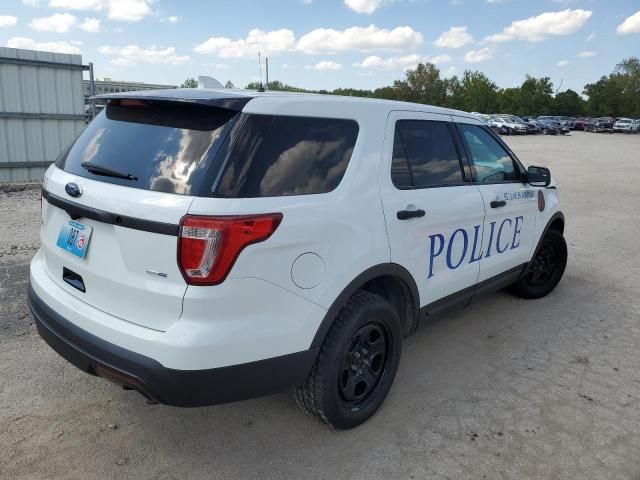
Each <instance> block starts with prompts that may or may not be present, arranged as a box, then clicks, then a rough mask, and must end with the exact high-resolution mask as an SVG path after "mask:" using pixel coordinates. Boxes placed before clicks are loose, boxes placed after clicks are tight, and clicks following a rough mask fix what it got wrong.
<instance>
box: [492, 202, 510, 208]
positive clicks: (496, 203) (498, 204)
mask: <svg viewBox="0 0 640 480" xmlns="http://www.w3.org/2000/svg"><path fill="white" fill-rule="evenodd" d="M489 205H491V208H500V207H506V206H507V201H506V200H493V201H492V202H491V203H490V204H489Z"/></svg>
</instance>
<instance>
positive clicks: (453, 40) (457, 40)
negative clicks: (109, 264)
mask: <svg viewBox="0 0 640 480" xmlns="http://www.w3.org/2000/svg"><path fill="white" fill-rule="evenodd" d="M470 43H473V37H472V36H471V35H470V34H469V33H468V32H467V27H466V26H463V27H451V28H450V29H449V30H447V31H446V32H444V33H443V34H442V35H440V37H439V38H438V39H437V40H436V41H435V45H436V47H441V48H442V47H448V48H460V47H464V46H465V45H468V44H470Z"/></svg>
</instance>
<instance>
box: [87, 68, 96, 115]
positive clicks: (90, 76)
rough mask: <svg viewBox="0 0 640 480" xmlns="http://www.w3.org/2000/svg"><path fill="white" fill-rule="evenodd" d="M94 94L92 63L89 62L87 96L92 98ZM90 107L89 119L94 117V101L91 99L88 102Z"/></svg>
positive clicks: (94, 84)
mask: <svg viewBox="0 0 640 480" xmlns="http://www.w3.org/2000/svg"><path fill="white" fill-rule="evenodd" d="M95 94H96V81H95V79H94V77H93V62H89V96H90V97H93V96H94V95H95ZM89 104H90V105H91V110H90V111H91V119H93V118H95V116H96V101H95V100H94V99H93V98H92V99H91V100H89Z"/></svg>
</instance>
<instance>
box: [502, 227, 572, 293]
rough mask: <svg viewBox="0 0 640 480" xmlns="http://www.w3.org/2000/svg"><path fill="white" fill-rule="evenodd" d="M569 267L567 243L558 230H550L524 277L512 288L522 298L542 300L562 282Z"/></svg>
mask: <svg viewBox="0 0 640 480" xmlns="http://www.w3.org/2000/svg"><path fill="white" fill-rule="evenodd" d="M566 266H567V242H566V241H565V239H564V237H563V236H562V233H560V232H559V231H558V230H549V231H548V232H547V233H546V235H545V236H544V238H543V239H542V242H541V243H540V246H539V248H538V250H537V251H536V253H535V255H534V257H533V260H531V262H530V263H529V265H528V266H527V269H526V271H525V273H524V275H523V276H522V277H521V278H520V279H519V280H518V281H517V282H516V283H514V284H513V285H512V286H511V288H510V289H511V291H512V293H514V294H515V295H517V296H518V297H522V298H528V299H533V298H542V297H544V296H545V295H548V294H549V293H551V291H552V290H553V289H554V288H556V285H558V283H559V282H560V279H561V278H562V275H563V274H564V269H565V268H566Z"/></svg>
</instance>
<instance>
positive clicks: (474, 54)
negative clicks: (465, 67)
mask: <svg viewBox="0 0 640 480" xmlns="http://www.w3.org/2000/svg"><path fill="white" fill-rule="evenodd" d="M492 58H493V50H491V49H490V48H481V49H480V50H469V51H468V52H467V53H466V54H465V56H464V59H465V60H466V61H467V62H469V63H479V62H486V61H487V60H491V59H492Z"/></svg>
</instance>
